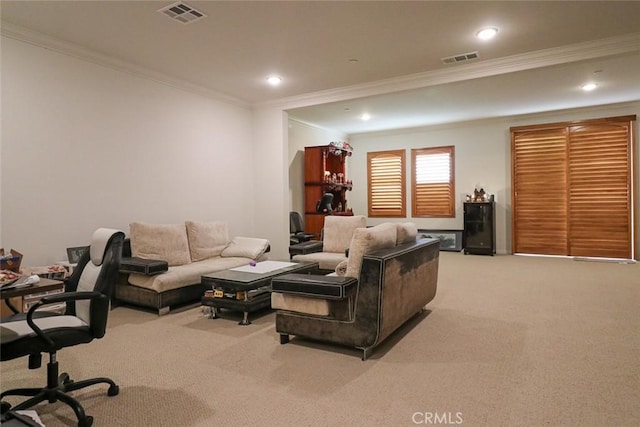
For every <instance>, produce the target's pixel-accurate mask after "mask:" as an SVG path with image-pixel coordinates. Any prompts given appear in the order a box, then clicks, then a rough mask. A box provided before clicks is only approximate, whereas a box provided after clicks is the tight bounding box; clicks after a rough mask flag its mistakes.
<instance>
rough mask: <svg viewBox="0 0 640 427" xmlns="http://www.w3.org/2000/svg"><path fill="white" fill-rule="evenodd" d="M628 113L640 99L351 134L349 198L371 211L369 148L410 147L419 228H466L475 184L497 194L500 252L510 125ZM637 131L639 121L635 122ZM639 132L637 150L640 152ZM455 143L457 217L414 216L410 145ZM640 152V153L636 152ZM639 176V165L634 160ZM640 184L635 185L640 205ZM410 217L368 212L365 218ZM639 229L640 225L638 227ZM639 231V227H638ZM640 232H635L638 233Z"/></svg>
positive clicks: (506, 234) (507, 219) (507, 234)
mask: <svg viewBox="0 0 640 427" xmlns="http://www.w3.org/2000/svg"><path fill="white" fill-rule="evenodd" d="M630 114H638V115H640V102H636V103H627V104H623V105H610V106H605V107H601V108H589V109H580V110H571V111H558V112H550V113H544V114H536V115H527V116H519V117H511V118H504V119H500V120H485V121H478V122H469V123H458V124H451V125H446V126H434V127H430V128H421V129H409V130H402V131H394V132H390V131H389V132H380V133H370V134H359V135H351V137H350V143H351V145H352V146H353V149H354V152H353V157H352V158H351V159H350V163H349V165H350V174H349V178H350V179H352V180H353V188H354V189H353V191H352V192H351V194H350V196H349V204H350V206H351V207H352V208H353V210H354V212H355V213H362V214H364V215H367V165H366V161H367V152H369V151H382V150H393V149H406V150H407V151H406V161H407V165H406V167H407V170H406V174H407V175H406V176H407V216H408V217H409V218H410V220H411V221H414V222H415V223H416V224H417V225H418V227H419V228H424V229H460V230H461V229H462V227H463V210H462V203H463V200H464V196H465V195H466V194H469V193H471V192H473V190H474V189H475V187H476V185H480V186H482V187H483V188H484V189H485V191H487V192H488V193H492V194H495V195H496V240H497V251H498V253H510V252H511V136H510V131H509V128H510V127H512V126H523V125H528V124H537V123H551V122H560V121H569V120H583V119H591V118H598V117H613V116H623V115H630ZM636 134H637V123H636ZM638 144H639V142H638V138H636V154H638V153H640V148H639V147H638ZM445 145H453V146H455V186H456V187H455V188H456V194H457V197H456V217H455V218H411V187H410V177H411V149H412V148H424V147H435V146H445ZM636 158H637V155H636ZM635 170H636V182H640V181H638V178H637V175H638V166H637V165H636V169H635ZM638 198H639V197H638V189H637V188H636V189H635V199H636V206H638ZM403 220H406V219H390V218H370V219H368V220H367V224H369V225H375V224H378V223H380V222H385V221H403ZM637 228H639V229H640V227H637ZM638 231H640V230H638ZM639 238H640V233H637V234H636V239H639Z"/></svg>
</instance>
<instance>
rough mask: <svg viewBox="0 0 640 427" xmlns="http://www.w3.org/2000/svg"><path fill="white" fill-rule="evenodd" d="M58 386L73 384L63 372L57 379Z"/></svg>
mask: <svg viewBox="0 0 640 427" xmlns="http://www.w3.org/2000/svg"><path fill="white" fill-rule="evenodd" d="M58 384H64V385H67V384H73V380H72V379H71V378H70V377H69V374H67V373H66V372H65V373H63V374H60V376H59V377H58Z"/></svg>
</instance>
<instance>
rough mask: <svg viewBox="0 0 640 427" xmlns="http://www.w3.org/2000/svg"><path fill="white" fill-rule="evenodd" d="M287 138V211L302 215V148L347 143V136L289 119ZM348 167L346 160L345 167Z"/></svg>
mask: <svg viewBox="0 0 640 427" xmlns="http://www.w3.org/2000/svg"><path fill="white" fill-rule="evenodd" d="M288 137H289V144H288V146H289V148H288V155H289V200H290V205H289V210H292V211H296V212H299V213H300V214H302V215H304V147H316V146H320V145H328V144H329V143H330V142H332V141H347V135H346V134H344V133H343V132H340V131H336V130H332V129H326V128H322V127H319V126H314V125H311V124H308V123H304V122H301V121H298V120H295V119H293V118H289V132H288ZM348 165H349V160H348V159H347V167H348ZM347 200H349V199H347ZM349 203H351V200H349Z"/></svg>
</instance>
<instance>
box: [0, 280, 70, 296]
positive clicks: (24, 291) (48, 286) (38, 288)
mask: <svg viewBox="0 0 640 427" xmlns="http://www.w3.org/2000/svg"><path fill="white" fill-rule="evenodd" d="M62 288H64V282H63V281H62V280H53V279H40V281H39V282H38V283H35V284H33V285H29V286H22V287H20V288H14V289H6V290H0V299H7V298H13V297H21V296H24V295H29V294H36V293H39V292H46V291H52V290H56V289H62Z"/></svg>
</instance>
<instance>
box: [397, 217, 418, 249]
mask: <svg viewBox="0 0 640 427" xmlns="http://www.w3.org/2000/svg"><path fill="white" fill-rule="evenodd" d="M396 227H398V238H397V240H398V241H397V242H396V244H397V245H401V244H403V243H409V242H415V241H416V237H417V236H418V227H417V226H416V225H415V224H414V223H413V222H403V223H401V224H396Z"/></svg>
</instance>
